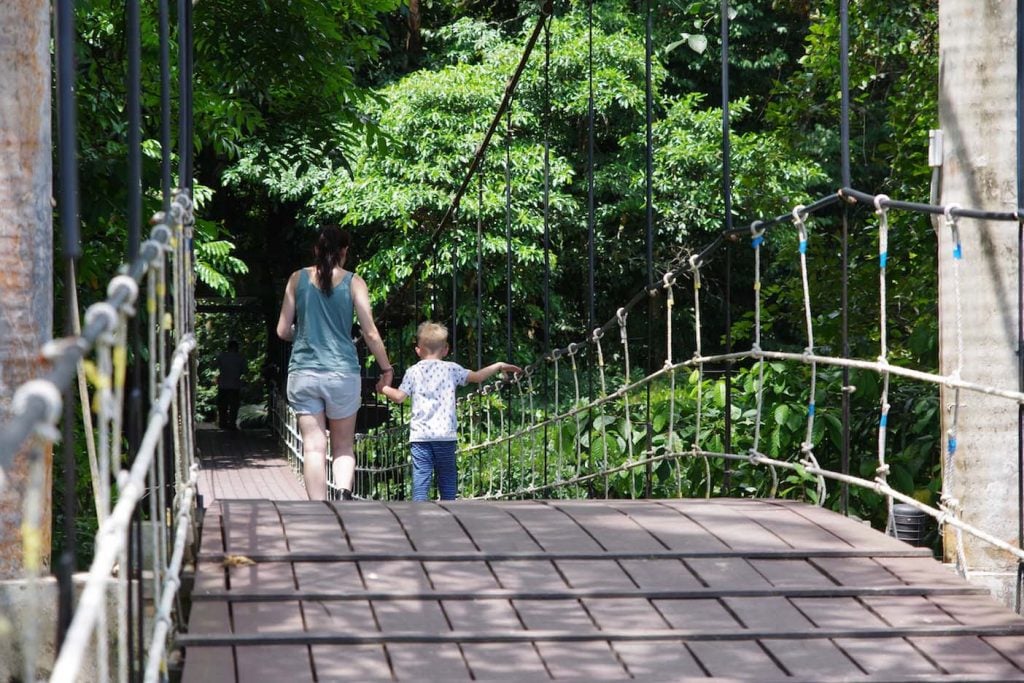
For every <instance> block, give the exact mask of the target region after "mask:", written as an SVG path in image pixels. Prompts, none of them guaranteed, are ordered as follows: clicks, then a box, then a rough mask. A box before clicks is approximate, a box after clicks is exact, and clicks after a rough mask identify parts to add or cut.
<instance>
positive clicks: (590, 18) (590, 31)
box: [587, 0, 597, 471]
mask: <svg viewBox="0 0 1024 683" xmlns="http://www.w3.org/2000/svg"><path fill="white" fill-rule="evenodd" d="M594 260H595V252H594V2H593V0H589V2H587V334H588V335H589V334H591V333H592V332H593V331H594V327H595V325H596V323H595V321H596V319H597V312H596V310H595V301H594ZM592 357H593V354H587V392H588V395H589V397H590V400H591V401H593V400H594V367H593V363H592V362H591V360H590V359H591V358H592ZM587 418H588V419H587V424H588V425H589V426H588V430H590V431H589V432H588V439H587V444H588V445H587V456H588V457H587V460H588V463H589V464H590V470H591V471H593V469H594V439H593V431H592V430H593V424H594V411H593V410H590V411H588V413H587Z"/></svg>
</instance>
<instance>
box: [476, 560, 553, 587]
mask: <svg viewBox="0 0 1024 683" xmlns="http://www.w3.org/2000/svg"><path fill="white" fill-rule="evenodd" d="M491 569H492V570H493V571H494V574H495V576H497V577H498V581H499V582H500V583H501V587H502V588H508V589H510V590H520V589H533V590H545V589H548V590H560V589H563V588H567V586H566V585H565V581H564V580H563V579H562V577H561V575H560V574H559V573H558V570H557V569H555V564H554V563H553V562H547V561H544V560H522V561H516V560H513V561H509V562H491Z"/></svg>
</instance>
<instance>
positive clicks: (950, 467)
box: [940, 204, 967, 576]
mask: <svg viewBox="0 0 1024 683" xmlns="http://www.w3.org/2000/svg"><path fill="white" fill-rule="evenodd" d="M959 208H960V206H959V205H958V204H949V205H947V206H946V207H945V209H944V210H943V215H944V217H945V219H946V227H947V228H949V236H950V241H951V244H952V247H953V249H952V251H953V262H952V268H953V298H954V301H955V303H956V366H955V367H954V369H953V372H952V377H953V378H954V379H957V380H959V379H960V375H961V373H962V371H963V367H964V365H963V363H964V318H963V298H962V296H961V288H960V285H961V282H960V264H961V262H962V261H963V255H964V252H963V246H962V244H961V242H960V224H959V218H958V216H957V214H956V210H957V209H959ZM952 413H953V414H952V417H951V419H950V424H949V429H947V430H946V456H945V466H944V467H943V473H942V474H943V477H942V495H941V500H948V501H956V498H955V496H954V495H953V492H954V491H955V490H956V486H955V484H956V483H957V482H956V451H957V429H958V426H959V421H960V388H959V387H954V388H953V405H952ZM946 508H947V509H948V510H949V512H950V514H952V515H955V516H956V517H957V518H959V515H960V507H959V503H958V502H957V503H956V504H953V503H950V504H948V505H946ZM940 528H941V527H940ZM955 538H956V564H957V571H958V572H959V573H960V574H961V575H962V576H966V575H967V561H966V552H965V550H964V547H963V535H962V534H961V532H960V530H959V528H956V531H955Z"/></svg>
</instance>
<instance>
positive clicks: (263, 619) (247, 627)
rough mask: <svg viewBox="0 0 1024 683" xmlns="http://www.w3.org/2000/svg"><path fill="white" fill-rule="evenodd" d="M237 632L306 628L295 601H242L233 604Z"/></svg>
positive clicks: (280, 631)
mask: <svg viewBox="0 0 1024 683" xmlns="http://www.w3.org/2000/svg"><path fill="white" fill-rule="evenodd" d="M231 616H232V620H233V622H234V625H235V628H234V632H235V633H285V634H287V633H294V632H302V631H304V630H305V625H304V621H303V618H302V610H301V608H300V606H299V603H298V601H295V602H241V603H236V604H234V605H232V606H231Z"/></svg>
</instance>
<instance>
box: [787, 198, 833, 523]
mask: <svg viewBox="0 0 1024 683" xmlns="http://www.w3.org/2000/svg"><path fill="white" fill-rule="evenodd" d="M806 209H807V207H805V206H804V205H803V204H798V205H797V206H795V207H794V208H793V223H794V224H795V225H796V229H797V237H798V239H799V244H798V249H799V252H800V281H801V283H802V285H803V295H804V320H805V322H806V325H807V348H806V349H804V353H805V354H807V355H808V356H812V355H813V354H814V320H813V316H812V315H811V287H810V282H809V277H808V272H807V242H808V237H807V223H806V220H805V218H804V216H805V214H806ZM810 365H811V386H810V389H809V391H808V397H807V430H806V433H805V436H804V442H803V444H801V447H800V448H801V451H802V452H803V453H804V454H805V455H807V457H809V458H810V459H811V460H812V461H814V463H815V465H816V464H817V460H816V459H815V457H814V416H815V413H816V412H817V406H816V405H815V397H816V394H817V385H818V365H817V363H815V362H811V364H810ZM824 490H825V480H824V479H823V478H822V477H820V476H819V477H818V501H817V502H818V505H824V504H825V499H824Z"/></svg>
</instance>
